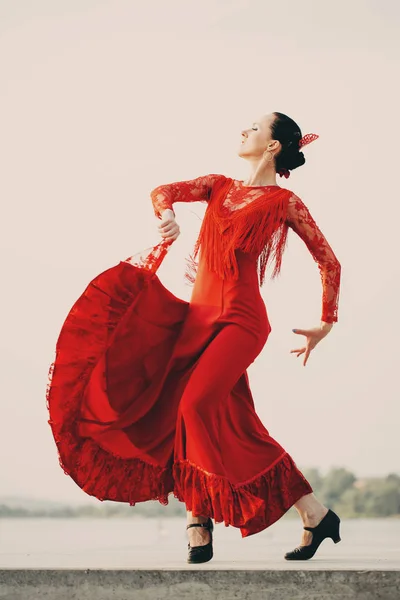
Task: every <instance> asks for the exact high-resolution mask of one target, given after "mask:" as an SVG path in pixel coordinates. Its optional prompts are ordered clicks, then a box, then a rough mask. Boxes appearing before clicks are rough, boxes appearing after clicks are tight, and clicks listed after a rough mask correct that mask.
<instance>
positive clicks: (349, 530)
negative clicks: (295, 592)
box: [0, 517, 400, 569]
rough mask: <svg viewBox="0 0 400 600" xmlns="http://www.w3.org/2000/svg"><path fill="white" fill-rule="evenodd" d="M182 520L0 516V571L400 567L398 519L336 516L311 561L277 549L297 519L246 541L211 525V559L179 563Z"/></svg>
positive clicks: (296, 535)
mask: <svg viewBox="0 0 400 600" xmlns="http://www.w3.org/2000/svg"><path fill="white" fill-rule="evenodd" d="M185 525H186V521H185V519H184V518H182V517H169V518H142V517H132V518H108V519H97V518H93V519H87V518H82V519H0V568H16V569H24V568H30V569H32V568H40V569H56V568H76V569H185V568H208V569H298V568H301V569H304V568H307V569H400V520H397V519H349V520H342V523H341V537H342V542H340V543H339V544H333V542H332V540H330V539H329V540H325V541H324V542H323V543H322V545H321V547H320V548H319V550H318V553H317V554H316V556H315V557H314V558H313V559H312V560H311V561H302V562H301V563H293V562H288V561H285V560H284V559H283V554H284V553H285V552H286V551H288V550H292V549H293V548H294V547H295V546H297V545H298V544H299V543H300V539H301V523H300V520H298V519H281V520H280V521H278V522H277V523H274V525H272V526H271V527H269V528H268V529H266V530H264V531H263V532H261V533H258V534H256V535H253V536H249V537H247V538H242V537H241V535H240V531H239V530H238V529H235V528H233V527H225V525H224V524H218V525H215V528H214V558H213V559H212V560H211V561H210V562H209V563H205V564H204V565H198V566H196V565H195V566H193V565H188V564H187V563H186V553H187V534H186V529H185Z"/></svg>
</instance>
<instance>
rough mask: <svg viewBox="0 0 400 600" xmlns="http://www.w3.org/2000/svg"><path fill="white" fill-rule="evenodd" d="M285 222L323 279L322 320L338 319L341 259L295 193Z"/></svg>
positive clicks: (331, 320) (331, 321) (330, 321)
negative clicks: (298, 238)
mask: <svg viewBox="0 0 400 600" xmlns="http://www.w3.org/2000/svg"><path fill="white" fill-rule="evenodd" d="M287 223H288V225H289V227H291V228H292V229H293V231H295V232H296V233H297V235H299V236H300V237H301V239H302V240H303V241H304V243H305V244H306V246H307V248H308V249H309V251H310V253H311V255H312V256H313V258H314V260H315V261H316V262H317V263H318V268H319V271H320V274H321V281H322V316H321V320H322V321H326V322H327V323H333V322H335V321H337V320H338V317H337V312H338V304H339V288H340V273H341V266H340V263H339V261H338V259H337V258H336V256H335V254H334V252H333V250H332V248H331V247H330V245H329V244H328V242H327V240H326V238H325V237H324V235H323V234H322V232H321V230H320V229H319V227H318V225H317V224H316V222H315V221H314V219H313V217H312V216H311V214H310V211H309V210H308V208H307V207H306V205H305V204H304V203H303V202H302V200H300V198H299V197H298V196H296V194H293V195H292V196H291V198H290V200H289V204H288V214H287Z"/></svg>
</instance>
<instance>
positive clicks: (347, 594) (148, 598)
mask: <svg viewBox="0 0 400 600" xmlns="http://www.w3.org/2000/svg"><path fill="white" fill-rule="evenodd" d="M0 598H1V600H72V599H74V600H75V599H76V600H139V599H140V600H165V599H173V600H186V599H188V600H189V599H190V600H192V599H201V600H225V599H227V600H231V599H233V598H235V599H239V600H303V599H304V600H343V599H348V598H355V599H357V600H378V599H379V600H399V598H400V571H399V570H393V571H391V570H386V571H371V570H365V571H350V570H346V571H338V570H336V571H331V570H320V571H317V570H312V571H310V570H296V571H293V570H279V571H268V570H258V571H251V570H234V571H232V570H213V571H210V570H204V569H202V566H201V565H199V567H198V568H194V569H190V570H189V569H184V570H176V569H170V570H168V569H166V570H144V569H143V570H127V569H122V570H106V569H93V570H92V569H86V570H82V569H76V570H75V569H57V570H52V569H3V570H1V571H0Z"/></svg>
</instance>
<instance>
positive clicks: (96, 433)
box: [46, 243, 312, 537]
mask: <svg viewBox="0 0 400 600" xmlns="http://www.w3.org/2000/svg"><path fill="white" fill-rule="evenodd" d="M165 253H166V246H165V244H163V243H162V244H160V245H159V246H158V247H156V248H154V249H153V253H152V254H151V260H150V261H149V260H147V261H144V262H143V261H136V264H135V262H134V261H132V260H130V259H127V260H126V261H121V262H120V263H119V264H118V265H116V266H114V267H112V268H110V269H108V270H106V271H104V272H103V273H101V274H100V275H98V276H97V277H96V278H95V279H93V281H91V282H90V283H89V285H88V286H87V288H86V289H85V291H84V292H83V294H82V295H81V297H80V298H79V299H78V300H77V301H76V303H75V304H74V306H73V307H72V309H71V311H70V312H69V314H68V316H67V318H66V320H65V322H64V324H63V327H62V329H61V333H60V335H59V338H58V341H57V346H56V357H55V360H54V362H53V363H52V365H51V366H50V370H49V383H48V386H47V391H46V398H47V407H48V410H49V415H50V419H49V424H50V426H51V429H52V432H53V436H54V439H55V442H56V444H57V449H58V457H59V462H60V465H61V467H62V468H63V470H64V472H65V473H67V474H68V475H70V476H71V477H72V479H73V480H74V481H75V482H76V483H77V485H78V486H79V487H80V488H82V490H84V491H85V492H86V493H87V494H89V495H91V496H95V497H96V498H98V499H99V500H113V501H116V502H127V503H129V504H130V505H132V506H133V505H135V503H137V502H144V501H147V500H158V501H159V502H160V503H162V504H165V505H166V504H168V496H169V494H171V493H172V494H173V495H174V496H175V497H176V498H178V499H179V500H180V501H182V502H184V503H185V505H186V508H187V510H191V511H192V512H193V514H194V515H203V516H210V517H211V518H213V519H214V520H215V522H216V523H219V522H224V523H225V525H226V526H228V525H232V526H234V527H238V528H240V531H241V535H242V537H246V536H249V535H252V534H254V533H257V532H259V531H262V530H263V529H265V528H266V527H268V526H269V525H271V524H272V523H274V522H275V521H277V520H278V519H279V518H280V517H281V516H282V515H283V514H284V513H285V512H286V511H287V510H288V509H289V508H290V507H291V506H292V505H293V504H294V503H295V502H296V501H297V500H298V499H299V498H301V497H302V496H303V495H304V494H307V493H310V492H312V488H311V486H310V484H309V482H308V481H307V480H306V479H305V478H304V476H303V475H302V473H301V472H300V471H299V469H298V468H297V466H296V465H295V463H294V461H293V459H292V458H291V456H290V455H289V454H288V453H287V452H286V451H285V450H284V449H283V448H282V446H280V445H279V444H278V443H277V442H276V441H275V440H274V439H273V438H272V437H271V436H270V435H269V432H268V431H267V429H266V428H265V427H264V425H263V424H262V423H261V421H260V419H259V417H258V416H257V414H256V411H255V407H254V402H253V398H252V396H251V391H250V388H249V380H248V376H247V372H246V368H247V367H248V366H249V364H250V363H251V362H253V360H254V359H255V357H256V356H257V355H258V354H259V352H260V350H261V348H262V346H263V344H264V342H265V340H266V338H267V337H268V333H269V331H270V327H269V325H268V323H267V321H266V322H265V326H266V329H265V330H264V336H263V337H262V338H261V342H260V339H257V337H256V336H255V335H254V334H253V332H252V331H251V330H248V329H245V328H244V327H242V326H241V325H240V324H238V323H234V322H227V321H226V320H225V321H224V320H223V319H222V320H220V321H218V320H217V321H216V322H215V323H212V322H210V323H209V327H208V328H207V327H205V326H204V324H205V322H206V321H207V314H205V313H204V311H203V312H202V307H201V305H193V307H192V305H191V304H190V303H188V302H186V301H184V300H181V299H179V298H177V297H176V296H174V295H173V294H172V293H171V292H170V291H168V290H167V289H166V288H165V286H164V285H163V284H162V283H161V281H160V279H159V278H158V276H157V275H156V270H157V268H158V266H159V264H160V263H161V261H162V260H163V258H164V256H165Z"/></svg>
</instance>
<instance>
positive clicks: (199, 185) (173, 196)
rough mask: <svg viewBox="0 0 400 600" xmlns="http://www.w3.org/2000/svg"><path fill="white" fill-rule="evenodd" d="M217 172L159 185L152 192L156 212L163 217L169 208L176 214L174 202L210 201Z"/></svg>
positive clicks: (157, 215)
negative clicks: (173, 206)
mask: <svg viewBox="0 0 400 600" xmlns="http://www.w3.org/2000/svg"><path fill="white" fill-rule="evenodd" d="M219 177H223V176H221V175H217V174H210V175H203V176H200V177H196V178H195V179H189V180H187V181H176V182H174V183H166V184H164V185H159V186H158V187H156V188H154V190H152V191H151V192H150V196H151V200H152V203H153V208H154V214H155V215H156V217H158V218H159V219H161V218H162V213H163V211H164V210H166V209H167V208H169V209H170V210H172V212H173V213H174V216H175V212H174V209H173V208H172V205H173V203H174V202H201V201H203V202H208V200H209V199H210V195H211V190H212V186H213V184H214V182H215V181H216V179H217V178H219Z"/></svg>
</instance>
